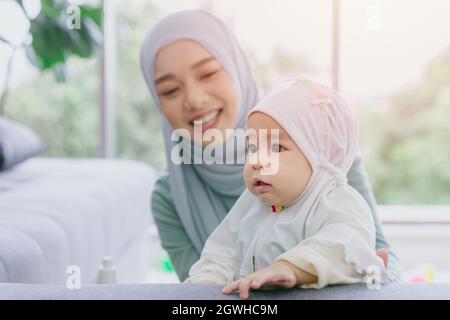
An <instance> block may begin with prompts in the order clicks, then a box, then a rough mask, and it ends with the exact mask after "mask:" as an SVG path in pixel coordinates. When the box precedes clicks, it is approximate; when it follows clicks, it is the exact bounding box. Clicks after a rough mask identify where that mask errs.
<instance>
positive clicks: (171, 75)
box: [155, 74, 175, 85]
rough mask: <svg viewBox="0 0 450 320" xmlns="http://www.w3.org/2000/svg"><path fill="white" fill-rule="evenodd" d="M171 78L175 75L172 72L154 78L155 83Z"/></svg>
mask: <svg viewBox="0 0 450 320" xmlns="http://www.w3.org/2000/svg"><path fill="white" fill-rule="evenodd" d="M171 79H175V76H174V75H173V74H165V75H163V76H161V77H159V78H158V79H156V80H155V85H158V84H160V83H161V82H164V81H167V80H171Z"/></svg>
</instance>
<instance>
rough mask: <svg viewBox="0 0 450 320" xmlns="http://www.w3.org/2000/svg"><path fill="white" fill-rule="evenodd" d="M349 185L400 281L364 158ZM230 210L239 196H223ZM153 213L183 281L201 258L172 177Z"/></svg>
mask: <svg viewBox="0 0 450 320" xmlns="http://www.w3.org/2000/svg"><path fill="white" fill-rule="evenodd" d="M348 182H349V184H350V185H351V186H352V187H354V188H355V189H356V190H358V192H359V193H360V194H361V195H362V196H363V197H364V199H366V201H367V203H368V204H369V206H370V208H371V211H372V214H373V218H374V222H375V227H376V247H377V249H381V248H386V249H387V250H388V251H389V264H388V271H389V272H390V273H391V274H392V275H393V276H394V277H395V278H396V279H397V280H400V279H401V272H400V264H399V261H398V258H397V256H396V255H395V254H394V253H393V252H392V250H391V248H390V246H389V244H388V243H387V241H386V239H385V237H384V235H383V232H382V230H381V224H380V221H379V219H378V216H377V214H376V202H375V197H374V195H373V192H372V189H371V186H370V183H369V180H368V177H367V174H366V172H365V170H364V166H363V163H362V158H361V157H358V158H357V159H356V160H355V162H354V164H353V166H352V168H351V169H350V172H349V174H348ZM222 197H223V200H224V202H225V203H226V204H227V207H228V210H229V209H231V207H232V206H233V204H234V203H235V201H236V200H237V197H232V196H222ZM151 201H152V212H153V217H154V220H155V223H156V226H157V228H158V232H159V236H160V239H161V244H162V247H163V248H164V250H166V251H167V253H168V254H169V257H170V259H171V261H172V264H173V266H174V268H175V271H176V272H177V275H178V278H179V279H180V281H184V280H185V279H186V278H187V277H188V275H189V270H190V268H191V266H192V265H193V264H194V263H195V262H196V261H197V260H198V259H199V258H200V252H197V250H196V249H195V248H194V246H193V244H192V242H191V240H190V239H189V236H188V235H187V233H186V231H185V229H184V227H183V224H182V223H181V220H180V217H179V215H178V212H177V210H176V209H175V206H174V203H173V199H172V194H171V191H170V185H169V176H168V175H167V174H164V175H162V176H161V177H160V178H159V179H158V181H157V182H156V184H155V189H154V191H153V194H152V200H151Z"/></svg>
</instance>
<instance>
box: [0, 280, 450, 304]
mask: <svg viewBox="0 0 450 320" xmlns="http://www.w3.org/2000/svg"><path fill="white" fill-rule="evenodd" d="M221 289H222V287H221V286H208V285H188V284H118V285H90V286H84V287H82V288H81V289H72V290H70V289H68V288H66V287H64V286H52V285H32V284H8V283H0V300H5V299H34V300H67V299H70V300H72V299H75V300H79V299H87V300H98V299H102V300H103V299H120V300H129V299H137V300H141V299H149V300H237V299H239V296H238V294H237V293H236V294H232V295H224V294H222V293H221ZM250 299H252V300H253V299H258V300H259V299H263V300H280V299H282V300H329V299H333V300H355V299H370V300H371V299H377V300H380V299H381V300H403V299H406V300H410V299H414V300H416V299H417V300H428V299H433V300H434V299H438V300H450V283H433V284H430V283H417V284H413V283H391V284H388V285H382V286H381V288H380V289H372V290H370V289H368V288H367V286H365V285H362V284H354V285H340V286H329V287H326V288H324V289H320V290H315V289H308V290H305V289H299V288H295V289H288V290H286V289H282V290H275V291H252V292H251V294H250Z"/></svg>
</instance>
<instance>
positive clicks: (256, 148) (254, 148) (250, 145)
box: [246, 143, 258, 153]
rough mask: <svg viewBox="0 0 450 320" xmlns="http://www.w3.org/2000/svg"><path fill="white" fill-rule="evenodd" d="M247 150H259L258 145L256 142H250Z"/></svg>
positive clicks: (251, 151)
mask: <svg viewBox="0 0 450 320" xmlns="http://www.w3.org/2000/svg"><path fill="white" fill-rule="evenodd" d="M246 151H247V153H248V152H250V153H255V152H256V151H258V147H257V146H256V144H254V143H249V144H247V148H246Z"/></svg>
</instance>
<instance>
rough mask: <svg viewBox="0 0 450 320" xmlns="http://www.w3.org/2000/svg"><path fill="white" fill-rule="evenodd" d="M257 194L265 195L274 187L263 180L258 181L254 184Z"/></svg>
mask: <svg viewBox="0 0 450 320" xmlns="http://www.w3.org/2000/svg"><path fill="white" fill-rule="evenodd" d="M253 186H254V187H255V190H256V192H258V193H264V192H267V191H269V190H270V189H272V185H271V184H270V183H267V182H264V181H262V180H259V179H256V180H255V181H254V183H253Z"/></svg>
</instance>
